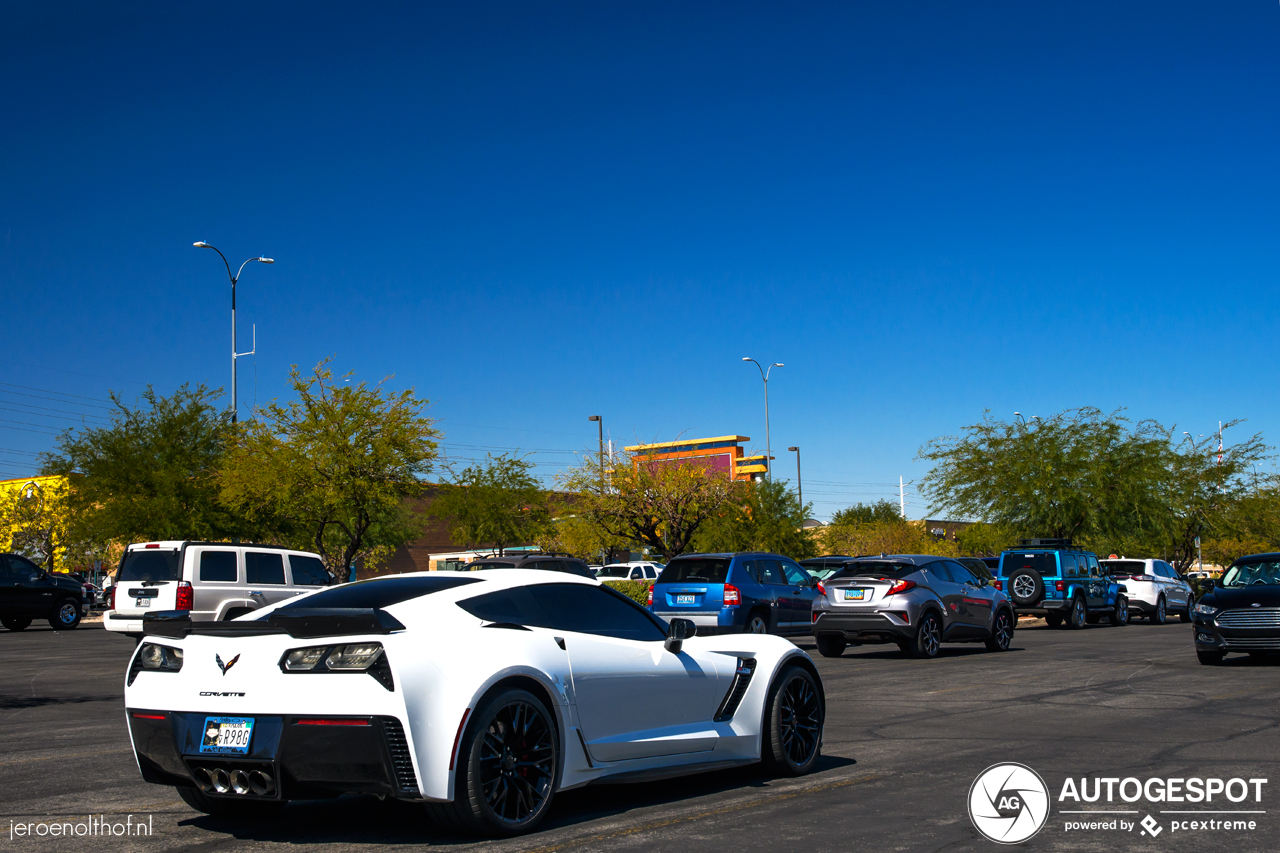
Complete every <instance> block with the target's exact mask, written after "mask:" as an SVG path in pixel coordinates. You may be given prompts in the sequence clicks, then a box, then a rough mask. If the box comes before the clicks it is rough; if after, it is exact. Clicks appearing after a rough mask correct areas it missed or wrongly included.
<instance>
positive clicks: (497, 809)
mask: <svg viewBox="0 0 1280 853" xmlns="http://www.w3.org/2000/svg"><path fill="white" fill-rule="evenodd" d="M558 744H559V741H558V737H557V734H556V728H555V722H554V719H553V718H552V716H551V712H550V711H548V710H547V708H546V706H544V705H543V704H542V702H541V701H540V700H539V699H538V697H536V696H534V695H533V694H532V693H529V692H528V691H526V690H507V691H504V692H502V693H500V694H498V695H496V696H494V697H493V698H492V699H490V700H488V701H486V702H485V703H484V704H483V705H482V706H481V707H480V710H479V712H478V713H477V714H476V715H475V716H474V717H473V718H472V721H471V722H470V723H468V724H467V730H466V733H465V735H464V736H463V740H462V743H461V744H459V748H458V770H457V779H456V781H455V783H454V794H453V802H452V803H441V804H439V805H434V804H433V805H429V806H428V811H429V813H430V814H431V815H432V817H433V818H435V820H436V822H437V823H440V824H442V825H443V826H445V827H446V828H451V829H455V830H461V831H463V832H466V833H469V834H483V835H488V836H510V835H520V834H522V833H525V832H528V831H529V830H531V829H533V827H535V826H536V825H537V824H538V823H539V822H540V821H541V820H542V818H543V817H544V816H545V815H546V813H547V809H548V807H549V806H550V805H551V797H552V794H553V793H554V792H555V783H556V773H557V769H558V767H559V761H560V750H559V745H558Z"/></svg>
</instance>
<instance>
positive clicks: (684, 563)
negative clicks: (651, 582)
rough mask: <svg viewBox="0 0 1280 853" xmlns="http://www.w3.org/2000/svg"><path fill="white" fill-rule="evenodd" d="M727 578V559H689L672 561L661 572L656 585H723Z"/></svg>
mask: <svg viewBox="0 0 1280 853" xmlns="http://www.w3.org/2000/svg"><path fill="white" fill-rule="evenodd" d="M728 577H729V559H728V558H727V557H690V558H689V559H687V560H672V561H671V562H670V563H667V567H666V568H665V569H663V570H662V576H661V577H659V578H658V583H687V582H689V581H701V582H702V583H724V582H725V580H726V579H727V578H728Z"/></svg>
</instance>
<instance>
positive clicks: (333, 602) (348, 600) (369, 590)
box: [282, 577, 480, 609]
mask: <svg viewBox="0 0 1280 853" xmlns="http://www.w3.org/2000/svg"><path fill="white" fill-rule="evenodd" d="M479 580H480V579H479V578H460V577H443V578H432V577H425V578H373V579H371V580H367V581H356V582H355V583H348V584H343V585H342V586H335V587H333V588H332V589H326V590H325V591H323V592H317V593H316V594H315V595H308V596H306V597H304V598H295V599H294V600H293V601H291V602H289V603H288V604H286V605H284V608H282V609H287V608H289V607H389V606H391V605H392V604H399V603H400V602H402V601H408V600H409V599H411V598H418V597H420V596H423V595H430V594H431V593H433V592H440V591H441V590H445V589H453V588H454V587H455V586H462V585H463V584H468V583H476V582H477V581H479Z"/></svg>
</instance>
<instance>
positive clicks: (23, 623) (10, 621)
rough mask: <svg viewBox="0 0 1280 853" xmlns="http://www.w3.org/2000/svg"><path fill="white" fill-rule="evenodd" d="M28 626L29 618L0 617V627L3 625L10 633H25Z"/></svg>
mask: <svg viewBox="0 0 1280 853" xmlns="http://www.w3.org/2000/svg"><path fill="white" fill-rule="evenodd" d="M30 624H31V617H30V616H0V625H4V626H5V627H6V628H8V629H9V630H10V631H25V630H27V626H28V625H30Z"/></svg>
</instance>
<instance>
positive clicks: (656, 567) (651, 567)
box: [596, 560, 664, 581]
mask: <svg viewBox="0 0 1280 853" xmlns="http://www.w3.org/2000/svg"><path fill="white" fill-rule="evenodd" d="M663 568H664V566H663V565H662V564H661V563H651V562H648V561H647V560H640V561H633V562H630V563H610V564H609V565H607V566H603V567H601V568H600V570H599V571H597V572H596V580H598V581H625V580H632V581H643V580H657V577H658V575H659V574H661V573H662V570H663Z"/></svg>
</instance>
